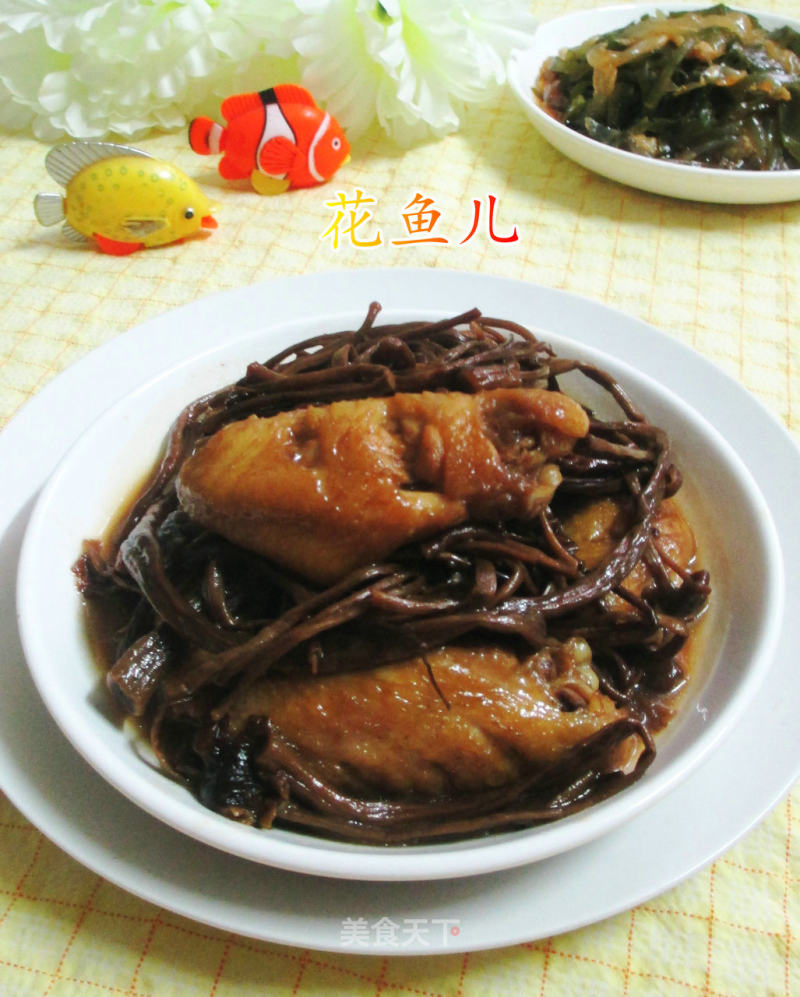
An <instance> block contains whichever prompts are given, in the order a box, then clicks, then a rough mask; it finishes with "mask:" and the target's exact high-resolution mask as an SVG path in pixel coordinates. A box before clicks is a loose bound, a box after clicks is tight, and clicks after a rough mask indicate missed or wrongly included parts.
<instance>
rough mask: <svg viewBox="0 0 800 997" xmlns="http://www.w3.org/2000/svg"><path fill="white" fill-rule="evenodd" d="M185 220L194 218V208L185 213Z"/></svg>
mask: <svg viewBox="0 0 800 997" xmlns="http://www.w3.org/2000/svg"><path fill="white" fill-rule="evenodd" d="M183 217H184V218H194V208H187V209H186V210H185V211H184V213H183Z"/></svg>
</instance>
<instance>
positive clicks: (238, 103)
mask: <svg viewBox="0 0 800 997" xmlns="http://www.w3.org/2000/svg"><path fill="white" fill-rule="evenodd" d="M262 106H263V105H262V102H261V97H259V95H258V94H257V93H235V94H234V95H233V96H232V97H226V98H225V100H223V102H222V103H221V104H220V108H219V110H220V114H221V115H222V117H223V118H224V119H225V120H226V121H233V119H234V118H238V117H239V116H240V115H242V114H247V112H248V111H256V110H258V108H260V107H262Z"/></svg>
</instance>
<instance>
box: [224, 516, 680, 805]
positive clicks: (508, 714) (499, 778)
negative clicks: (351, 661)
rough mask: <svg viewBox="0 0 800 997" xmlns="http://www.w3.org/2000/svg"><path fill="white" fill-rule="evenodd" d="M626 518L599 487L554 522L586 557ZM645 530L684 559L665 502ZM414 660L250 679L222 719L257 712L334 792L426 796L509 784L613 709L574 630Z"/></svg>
mask: <svg viewBox="0 0 800 997" xmlns="http://www.w3.org/2000/svg"><path fill="white" fill-rule="evenodd" d="M628 522H629V510H626V508H625V504H624V503H621V502H620V501H619V500H618V499H615V498H607V497H605V498H600V499H597V500H594V501H591V502H589V503H588V504H587V505H586V506H585V507H584V508H583V509H582V510H581V512H580V513H579V514H577V515H575V516H573V517H567V519H566V524H565V525H566V527H567V529H568V532H569V535H570V536H571V538H572V539H573V540H574V541H575V543H576V551H575V553H576V556H577V557H578V558H579V559H580V560H581V561H582V562H583V563H584V564H586V565H589V566H594V565H595V564H597V563H598V562H599V561H600V560H602V557H603V556H604V555H605V554H606V553H607V552H608V550H610V549H611V548H612V547H613V545H614V543H615V542H616V541H617V540H618V539H619V536H620V535H621V533H623V532H624V531H625V528H626V527H627V525H628ZM654 535H655V538H656V539H655V542H656V546H657V547H658V548H659V550H661V551H663V552H664V553H666V554H668V555H669V556H670V558H671V559H672V560H673V561H674V563H675V564H676V565H678V566H680V567H681V568H687V567H689V566H690V565H691V563H692V561H693V560H694V557H695V539H694V534H693V533H692V530H691V528H690V527H689V525H688V523H687V522H686V520H685V519H684V517H683V515H682V514H681V512H680V509H679V508H678V506H677V505H676V503H675V502H673V501H672V500H669V499H667V500H665V501H664V502H663V503H662V505H661V507H660V508H659V510H658V512H657V514H656V517H655V521H654ZM648 570H649V569H648V568H647V566H646V565H645V564H644V563H642V562H640V563H639V564H638V565H637V567H636V568H635V569H634V571H633V572H632V573H631V574H630V575H629V576H628V578H627V579H626V580H625V582H624V583H623V584H624V587H625V588H627V589H628V590H629V591H631V592H634V593H635V594H637V595H641V593H642V591H643V589H645V588H646V587H647V585H648V583H649V581H650V577H649V574H648ZM604 601H605V604H606V608H607V610H608V611H609V612H611V613H613V614H615V615H618V616H620V617H624V616H625V615H627V614H630V613H631V612H632V610H631V607H630V606H628V605H627V604H626V603H625V602H624V601H623V600H622V599H621V598H619V597H618V596H616V595H614V594H613V593H607V595H606V596H605V597H604ZM428 664H429V665H430V668H431V671H430V672H428V670H427V667H426V665H425V662H424V661H423V660H422V659H421V658H418V657H417V658H410V659H408V660H405V661H399V662H395V663H392V664H388V665H384V666H382V667H379V668H376V669H368V670H364V671H356V672H345V673H339V674H335V675H312V674H306V675H304V676H301V677H297V676H296V675H294V676H292V677H287V676H280V677H268V678H264V679H261V680H260V681H258V682H256V683H255V684H253V685H252V686H247V687H245V688H244V689H242V690H241V691H240V692H239V693H235V694H234V696H233V698H232V699H231V701H230V702H229V704H228V709H229V714H228V715H229V719H230V721H231V723H232V726H233V727H234V729H235V728H241V727H243V726H244V725H245V723H246V721H247V718H248V717H249V716H259V715H262V716H267V717H269V720H270V723H271V724H272V725H273V727H274V729H275V730H276V731H278V732H279V734H280V737H281V738H282V739H283V740H284V741H285V742H286V743H287V744H288V745H289V747H290V749H291V750H292V751H295V752H296V753H298V754H299V755H300V756H302V757H303V759H304V760H305V761H306V763H307V764H309V766H310V768H311V771H312V772H313V774H314V775H315V776H316V777H317V778H320V779H322V780H324V781H325V782H327V783H329V784H330V785H332V786H334V787H335V788H336V789H337V790H338V791H340V792H345V793H351V794H353V795H367V796H370V795H372V796H375V795H387V796H388V797H389V798H395V799H407V798H415V799H417V798H428V799H434V798H436V797H439V796H443V795H447V794H451V793H459V792H471V791H479V790H483V789H488V788H492V787H497V786H501V785H503V784H508V783H511V782H513V781H514V780H515V779H517V778H519V777H520V776H521V775H523V774H524V773H529V772H530V771H531V770H532V769H533V770H536V769H540V768H543V767H544V766H546V765H548V764H550V763H553V762H557V761H558V760H559V759H560V758H562V757H563V756H564V755H565V754H566V753H567V752H568V751H569V750H570V749H572V748H574V747H575V746H576V745H578V744H580V743H581V742H583V741H584V740H585V739H586V738H589V737H591V736H592V735H593V734H596V733H598V732H599V731H601V730H602V729H603V728H604V727H606V726H608V725H609V724H612V723H614V722H615V721H617V720H619V719H621V718H623V717H625V716H626V715H627V714H626V711H625V710H623V709H620V708H618V707H616V706H615V705H614V703H613V702H612V700H611V699H609V698H608V697H607V696H606V695H604V694H603V693H602V691H600V682H599V677H598V675H597V672H596V671H595V669H594V666H593V663H592V653H591V649H590V647H589V645H588V644H587V642H586V641H585V640H583V639H582V638H580V637H573V638H570V639H569V640H567V641H565V642H564V643H563V644H561V645H558V646H553V647H547V648H544V649H543V650H541V651H538V652H536V653H531V654H530V655H529V656H528V657H527V658H525V657H522V658H521V657H518V656H517V655H516V654H514V653H512V652H511V651H510V650H507V649H504V648H502V647H496V646H489V645H480V644H474V645H471V646H462V645H459V644H453V645H451V646H449V647H445V648H443V649H441V650H438V651H436V652H433V653H431V654H429V655H428ZM431 676H433V679H432V677H431ZM434 680H435V684H434ZM641 750H642V742H641V740H640V739H639V738H638V736H636V735H631V736H629V737H628V738H626V739H625V740H624V741H623V742H622V743H621V744H620V745H619V748H618V749H617V753H616V757H615V759H614V762H615V764H616V765H617V767H618V769H619V770H620V771H629V770H630V769H631V768H632V767H633V766H634V765H635V763H636V760H637V759H638V757H639V754H640V752H641Z"/></svg>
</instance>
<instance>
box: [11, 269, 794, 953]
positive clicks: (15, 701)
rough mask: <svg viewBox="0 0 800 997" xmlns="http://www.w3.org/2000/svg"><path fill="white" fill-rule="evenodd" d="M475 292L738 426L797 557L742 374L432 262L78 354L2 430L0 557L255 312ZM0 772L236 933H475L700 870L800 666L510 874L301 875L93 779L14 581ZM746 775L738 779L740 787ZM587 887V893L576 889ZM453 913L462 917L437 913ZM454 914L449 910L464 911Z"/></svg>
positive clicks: (247, 301)
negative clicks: (222, 846)
mask: <svg viewBox="0 0 800 997" xmlns="http://www.w3.org/2000/svg"><path fill="white" fill-rule="evenodd" d="M476 295H477V296H479V297H480V299H481V301H482V302H483V303H484V305H485V307H486V309H487V311H488V310H491V311H492V312H494V313H495V314H503V313H504V314H513V313H517V314H521V313H528V314H530V313H531V312H532V311H533V312H534V313H535V314H536V316H537V323H538V324H540V325H542V326H545V327H548V326H549V327H556V326H557V327H558V328H559V329H561V330H562V331H563V333H564V334H565V335H567V336H569V337H571V338H572V339H574V340H576V341H580V342H582V343H585V344H586V345H589V346H596V347H599V348H600V349H603V350H605V351H606V352H608V353H611V354H615V355H617V356H624V357H625V358H626V360H628V361H629V362H630V363H632V364H633V365H634V366H636V367H637V369H639V370H641V371H643V372H645V373H648V374H650V375H651V376H653V377H657V378H658V379H659V380H660V381H661V382H662V383H664V384H665V385H667V386H668V387H670V388H671V389H672V390H673V391H674V392H675V393H676V394H677V395H678V396H679V397H681V398H682V399H683V400H684V401H685V402H686V403H687V404H688V405H690V406H692V407H693V408H695V409H696V410H697V411H699V412H700V413H701V414H702V415H703V416H705V417H706V418H707V419H708V420H709V421H711V422H712V423H713V424H714V425H715V426H716V427H717V428H718V429H719V430H720V432H721V433H723V434H724V435H725V436H726V437H727V438H728V439H729V441H730V443H731V445H732V446H733V447H734V449H735V450H736V452H737V453H738V454H739V456H740V457H741V458H742V459H743V460H744V462H745V463H746V464H747V466H748V467H749V468H750V470H751V472H752V473H753V475H754V476H755V477H756V479H757V480H758V481H759V482H760V483H761V489H762V491H763V493H764V496H765V498H766V501H767V504H768V506H769V508H770V511H771V513H772V516H773V519H774V520H775V523H776V525H777V528H778V532H779V535H780V539H781V546H782V549H783V552H784V556H785V560H786V561H787V562H788V563H790V564H793V563H798V562H800V524H798V519H797V515H796V510H795V502H794V499H793V496H794V495H796V494H798V491H799V490H800V451H798V447H797V445H796V443H795V442H794V440H793V439H792V438H791V437H790V436H789V435H788V434H787V433H786V431H785V429H783V427H782V426H781V425H780V424H779V423H778V421H777V420H776V419H775V418H774V417H773V416H772V415H770V414H769V413H768V412H767V411H766V409H765V408H764V407H763V406H761V405H760V404H759V403H758V402H757V401H756V400H755V399H754V398H753V396H752V395H750V394H749V393H748V392H747V391H745V390H744V388H742V386H741V385H740V384H738V383H737V382H736V381H734V380H733V379H732V378H730V377H728V376H727V375H725V374H724V373H723V372H722V371H721V370H720V369H719V368H717V367H716V366H715V365H714V364H712V363H710V362H709V361H708V360H706V359H705V358H703V357H702V356H701V355H699V354H698V353H696V352H694V351H693V350H691V349H689V348H688V347H686V346H683V345H682V344H681V343H679V342H677V341H676V340H674V339H673V338H672V337H670V336H667V335H665V334H663V333H661V332H659V331H657V330H656V329H654V328H653V327H652V326H649V325H647V324H645V323H643V322H641V321H638V320H636V319H633V318H631V317H629V316H627V315H625V314H622V313H620V312H618V311H615V310H613V309H610V308H607V307H605V306H602V305H600V304H597V303H596V302H592V301H589V300H587V299H585V298H581V297H578V296H576V295H572V294H566V293H564V292H560V291H556V290H553V289H550V288H544V287H538V286H536V285H532V284H529V283H526V282H522V281H513V280H504V279H501V278H497V277H491V276H484V275H475V274H471V273H451V272H445V271H440V270H401V269H391V270H369V269H364V270H358V271H355V272H345V271H334V272H331V273H322V274H315V275H310V276H306V277H302V278H290V279H280V280H274V281H271V282H268V283H265V284H261V285H258V286H256V287H247V288H242V289H240V290H237V291H231V292H227V293H225V294H219V295H214V296H211V297H207V298H203V299H200V300H198V301H197V302H195V303H194V304H192V305H189V306H186V307H184V308H181V309H178V310H177V311H173V312H169V313H167V314H165V315H162V316H158V317H157V318H155V319H152V320H150V321H148V322H146V323H144V324H143V325H141V326H137V327H136V328H134V329H132V330H130V331H129V332H127V333H125V334H123V335H120V336H118V337H117V338H115V339H114V340H112V341H111V342H109V343H108V344H106V345H105V346H103V347H101V348H100V349H97V350H95V351H93V352H92V353H91V354H89V355H88V356H86V357H85V358H83V359H82V360H80V361H79V362H78V363H76V364H74V365H73V366H72V367H70V368H69V369H68V370H66V371H65V372H63V373H62V374H61V375H60V376H59V377H57V378H55V379H54V380H53V381H51V382H50V383H49V384H48V385H47V386H46V387H45V388H44V389H42V390H41V391H40V392H39V393H38V394H37V395H36V396H35V397H34V398H33V399H32V400H31V401H30V402H29V403H28V404H27V405H25V406H24V407H23V409H22V410H21V411H20V412H19V413H18V414H17V416H16V417H15V418H14V419H13V420H12V422H11V423H10V424H9V425H8V426H7V427H6V428H5V429H4V430H3V432H2V433H0V460H2V466H3V468H4V487H3V489H2V490H0V566H2V570H3V573H4V575H5V577H7V578H11V577H13V576H14V574H15V572H16V569H17V564H18V558H19V551H20V546H21V542H22V537H23V534H24V531H25V529H26V526H27V522H28V519H29V516H30V511H31V508H32V506H33V504H34V502H35V499H36V496H37V494H38V493H39V491H40V489H41V487H42V486H43V485H44V483H45V482H46V481H47V479H48V477H49V476H50V474H51V473H52V471H53V470H54V468H55V467H56V466H57V464H58V462H59V461H60V460H61V458H62V457H63V455H64V454H65V453H66V452H67V450H68V449H69V447H70V446H71V445H72V443H73V442H74V441H75V440H76V439H77V438H79V437H80V435H81V434H82V433H83V432H85V430H86V428H87V427H88V426H89V425H91V423H92V422H93V421H94V420H95V419H96V418H97V417H98V416H99V415H100V414H101V413H102V412H103V411H104V410H105V409H106V408H107V407H108V406H109V405H111V404H113V403H114V402H115V401H116V399H118V398H120V397H122V396H124V395H126V394H127V393H128V392H130V391H131V390H133V389H135V388H136V387H137V386H138V385H139V384H141V383H143V382H145V381H147V380H148V379H150V378H152V377H153V376H154V375H156V374H157V373H158V371H159V370H161V369H162V368H163V367H168V366H172V365H174V364H176V363H179V362H180V361H182V360H185V359H187V358H189V357H191V356H194V355H195V354H196V353H197V352H198V351H202V350H204V349H210V348H212V347H213V346H214V345H216V344H218V343H219V342H221V341H222V340H223V339H224V338H225V337H226V335H227V333H226V331H225V330H227V329H228V328H229V326H230V321H231V315H236V316H237V319H238V320H239V321H240V322H241V323H242V324H243V325H247V324H248V323H256V322H258V321H261V320H262V317H263V316H264V315H269V316H270V317H271V318H272V319H273V320H274V321H275V322H277V323H282V322H286V321H292V320H293V319H296V318H297V317H298V315H299V314H302V313H303V312H304V310H305V307H306V306H305V302H307V301H308V300H319V301H321V302H323V303H324V304H325V305H326V306H327V308H328V310H329V311H330V312H331V314H334V315H335V314H336V313H337V312H338V311H340V310H342V309H347V308H350V307H352V301H353V298H354V297H357V298H359V299H364V300H366V299H367V298H373V297H374V298H379V299H380V300H381V301H383V302H384V304H385V305H386V306H387V307H389V308H392V307H398V308H402V307H406V306H407V304H408V302H409V301H413V302H414V303H415V305H418V306H419V307H421V308H436V309H442V310H445V311H448V312H454V311H456V310H458V309H459V308H460V307H462V306H463V302H464V300H465V299H474V298H475V296H476ZM0 641H2V649H3V654H2V658H0V690H2V695H0V785H2V787H3V789H4V791H5V792H6V793H7V795H8V797H9V798H10V799H11V801H12V802H13V804H14V805H15V806H16V807H17V808H18V809H19V810H20V811H22V813H23V814H25V816H26V817H27V818H28V819H29V820H30V821H31V822H32V823H34V824H35V825H36V826H37V827H38V828H39V829H40V830H42V831H43V832H44V833H45V834H46V835H47V836H48V837H49V838H50V839H51V840H52V841H54V842H55V843H56V844H57V845H58V846H59V847H60V848H62V849H63V850H64V851H66V852H67V853H68V854H69V855H71V856H72V857H73V858H75V859H76V860H77V861H79V862H81V863H82V864H84V865H85V866H87V867H88V868H89V869H91V870H92V871H94V872H95V873H97V874H98V875H101V876H103V877H105V878H106V879H107V880H109V881H110V882H112V883H115V884H116V885H118V886H120V887H121V888H123V889H125V890H128V891H129V892H131V893H133V894H135V895H136V896H139V897H142V898H144V899H145V900H147V901H149V902H152V903H154V904H158V905H160V906H161V907H163V908H166V909H167V910H170V911H173V912H175V913H177V914H179V915H183V916H186V917H189V918H192V919H194V920H195V921H197V922H200V923H202V924H206V925H211V926H215V927H217V928H220V929H223V930H225V931H231V932H235V933H237V934H239V935H243V936H248V937H253V938H258V939H261V940H265V941H271V942H279V943H284V944H289V945H297V946H302V947H311V948H313V949H316V950H325V951H338V952H349V951H356V952H359V953H361V954H370V955H376V956H386V955H429V954H436V953H441V954H446V953H453V952H459V951H475V950H479V949H489V948H493V947H497V946H503V945H511V944H514V943H516V942H523V941H529V940H532V939H537V938H543V937H547V936H549V935H553V934H557V933H559V932H563V931H568V930H573V929H576V928H579V927H582V926H584V925H587V924H591V923H592V922H594V921H598V920H600V919H602V918H606V917H609V916H611V915H613V914H616V913H618V912H620V911H623V910H626V909H628V908H630V907H632V906H634V905H637V904H641V903H643V902H645V901H646V900H648V899H650V898H652V897H654V896H656V895H657V894H659V893H662V892H663V891H665V890H667V889H669V888H670V887H672V886H674V885H675V884H677V883H679V882H680V881H681V880H683V879H685V878H686V877H688V876H690V875H692V874H693V873H695V872H697V871H698V870H699V869H701V868H702V867H703V866H704V865H706V864H707V863H708V862H710V861H712V860H713V859H714V858H716V857H717V856H719V855H720V854H721V853H722V852H724V851H725V850H726V849H728V848H729V847H731V846H732V845H733V844H734V843H735V842H736V841H737V839H739V838H740V837H741V836H742V835H744V834H745V833H746V832H747V831H748V830H749V829H751V828H752V827H753V826H754V825H755V824H756V823H757V822H758V821H759V820H761V819H762V818H763V817H764V816H765V815H766V814H767V813H768V812H769V811H770V810H771V809H772V808H773V807H774V806H775V805H776V804H777V803H778V802H779V801H780V799H781V798H782V796H783V795H784V794H785V793H786V792H787V791H788V790H789V789H790V787H791V786H792V784H793V782H794V781H795V780H796V779H797V778H798V776H800V726H798V724H797V722H796V708H795V703H796V702H797V699H798V698H800V671H799V670H798V669H797V668H796V665H795V661H794V657H793V655H792V654H791V653H781V652H780V651H779V652H778V653H776V654H775V655H773V658H772V662H771V665H770V667H769V672H768V674H767V677H766V680H765V682H764V683H763V684H762V686H761V688H760V689H759V690H758V691H757V693H756V695H755V697H754V699H753V700H752V702H751V705H750V707H749V708H748V709H747V711H746V712H745V714H744V715H743V716H742V717H741V718H740V720H739V722H738V724H737V725H736V727H735V729H734V730H733V731H731V733H730V735H729V736H728V737H727V738H726V739H725V740H724V741H722V742H721V744H720V745H719V747H718V750H716V751H714V752H713V753H712V754H711V755H710V757H709V758H708V759H707V760H706V762H705V763H704V764H703V765H701V766H700V767H699V768H698V769H696V770H695V771H694V773H692V774H691V775H690V776H689V777H688V778H687V779H686V780H685V781H684V782H683V783H681V785H679V786H677V787H676V788H675V789H674V790H673V791H672V792H670V793H668V794H666V795H665V796H664V797H663V798H662V799H661V800H659V801H658V802H656V803H655V804H654V805H653V806H652V807H649V808H648V809H646V810H644V811H642V813H640V814H639V815H638V816H636V817H634V818H633V819H632V820H631V821H630V822H629V823H628V824H626V825H625V826H623V827H620V828H617V829H616V831H615V832H614V833H613V834H607V835H604V836H602V837H600V838H598V839H596V840H595V841H594V842H592V843H590V844H587V845H585V846H583V847H582V848H578V849H573V850H572V851H569V852H565V853H564V854H562V855H560V856H555V857H553V858H550V859H544V860H542V861H539V862H536V863H532V864H530V865H527V866H523V867H519V868H517V869H515V870H511V871H509V872H505V873H494V874H491V875H486V876H480V877H477V878H475V877H470V878H467V879H450V880H437V881H431V882H427V883H418V882H411V883H378V882H356V881H346V880H334V879H325V880H321V879H319V878H317V877H314V876H305V875H298V874H296V873H291V872H286V871H283V870H280V869H277V868H274V867H271V866H267V865H255V864H254V863H252V862H248V861H246V860H242V859H238V858H235V857H233V856H230V855H228V854H226V853H224V852H221V851H219V850H217V849H212V848H209V847H207V846H206V845H203V844H202V843H200V842H198V841H195V840H193V839H190V838H188V837H187V836H186V835H184V834H182V833H180V832H177V831H175V830H173V829H172V828H170V827H168V826H167V825H166V824H164V823H163V822H161V821H159V820H156V819H154V818H152V817H150V816H149V815H148V814H147V813H145V812H144V811H143V810H142V809H141V808H139V807H138V806H136V805H134V804H132V803H131V802H130V801H129V800H127V799H126V798H125V797H124V796H123V795H122V794H121V793H119V792H117V790H115V789H114V788H113V787H112V786H110V785H109V783H107V782H106V781H105V779H103V778H101V777H100V776H99V775H97V773H96V772H95V771H94V770H93V769H92V768H91V767H90V766H89V765H87V764H86V763H85V762H84V761H83V759H82V758H81V757H80V755H79V754H78V753H77V752H76V751H74V750H73V749H72V748H71V747H70V745H69V743H68V742H67V741H66V739H65V738H64V737H63V735H62V734H61V732H60V731H59V729H58V727H57V726H56V724H55V723H54V722H53V720H52V719H51V717H50V715H49V713H48V712H47V710H46V709H45V707H44V704H43V702H42V700H41V698H40V697H39V695H38V693H37V691H36V688H35V686H34V684H33V681H32V679H31V677H30V673H29V671H28V669H27V666H26V664H25V661H24V657H23V652H22V647H21V644H20V639H19V633H18V628H17V622H16V615H15V592H14V589H13V587H12V586H10V585H8V586H5V587H2V588H0ZM779 641H780V648H792V647H796V646H797V645H798V643H800V575H799V574H798V573H797V572H790V573H788V574H787V575H786V606H785V610H784V613H783V618H782V621H781V633H780V638H779ZM732 786H735V791H732ZM576 898H580V899H579V902H576ZM386 917H388V918H390V919H392V920H393V921H394V922H396V923H397V924H399V925H400V926H403V925H404V924H405V923H406V922H409V921H411V920H415V921H416V922H417V923H419V924H420V925H421V926H422V927H423V930H424V932H425V933H424V934H423V935H422V936H419V937H416V938H414V939H409V938H406V937H403V936H400V938H399V941H400V944H399V945H398V944H396V943H393V941H392V939H391V938H386V937H385V936H383V937H378V936H377V935H376V934H375V932H374V931H372V932H371V934H369V936H368V938H367V939H366V942H365V944H364V946H363V947H362V946H359V945H356V946H354V945H353V942H352V940H348V936H347V934H346V932H345V930H344V927H343V922H344V919H346V918H351V919H352V918H361V919H364V920H365V921H366V922H367V923H368V924H369V925H374V924H376V923H377V922H379V921H380V920H381V919H382V918H386ZM448 919H449V920H450V923H451V926H452V927H453V928H457V932H456V931H452V933H443V932H442V931H441V930H439V924H438V922H441V921H442V920H445V921H446V920H448ZM453 920H457V925H454V924H453V923H452V922H453Z"/></svg>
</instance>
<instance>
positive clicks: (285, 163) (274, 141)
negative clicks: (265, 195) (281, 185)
mask: <svg viewBox="0 0 800 997" xmlns="http://www.w3.org/2000/svg"><path fill="white" fill-rule="evenodd" d="M296 155H297V146H296V145H295V144H294V142H291V141H290V140H289V139H288V138H286V136H285V135H279V136H278V137H277V138H271V139H270V140H269V142H267V143H266V144H265V145H264V147H263V148H262V150H261V153H260V155H259V162H258V165H259V166H260V167H261V169H262V170H263V171H264V172H265V173H269V175H270V176H272V177H282V176H283V175H284V174H285V173H288V172H289V169H290V167H291V165H292V163H293V162H294V160H295V156H296Z"/></svg>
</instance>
